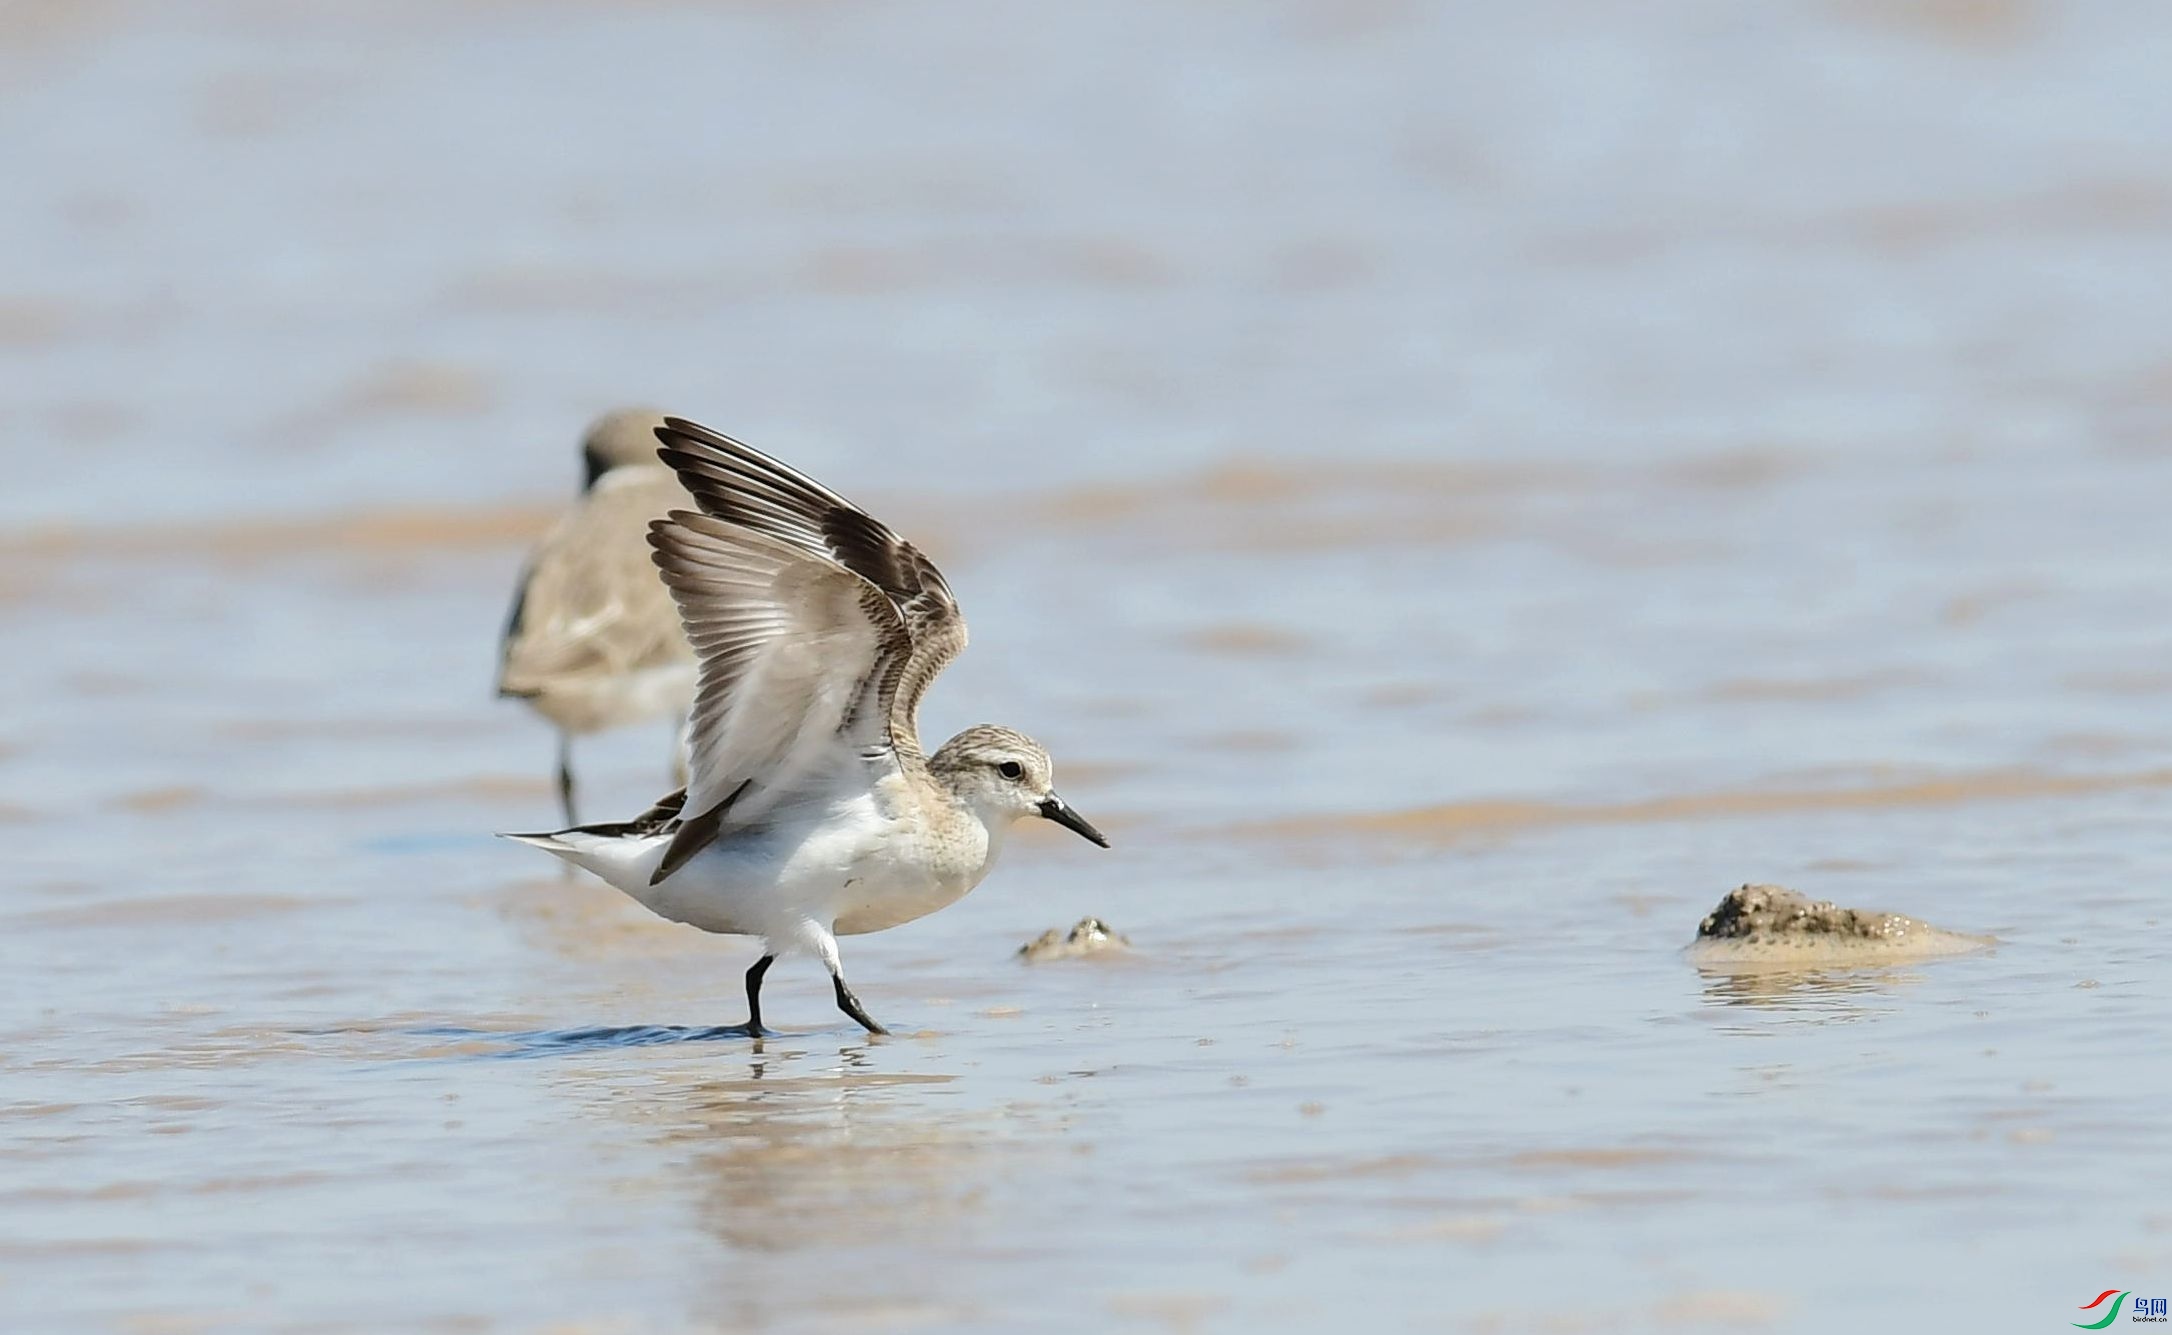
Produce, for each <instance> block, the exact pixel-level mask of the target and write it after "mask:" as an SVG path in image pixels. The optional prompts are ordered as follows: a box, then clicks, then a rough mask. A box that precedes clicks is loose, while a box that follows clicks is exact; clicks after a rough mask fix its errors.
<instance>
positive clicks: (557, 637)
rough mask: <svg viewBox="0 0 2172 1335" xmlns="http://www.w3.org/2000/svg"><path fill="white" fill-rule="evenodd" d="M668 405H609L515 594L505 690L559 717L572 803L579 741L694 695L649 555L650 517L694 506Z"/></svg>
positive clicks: (690, 669)
mask: <svg viewBox="0 0 2172 1335" xmlns="http://www.w3.org/2000/svg"><path fill="white" fill-rule="evenodd" d="M663 420H664V419H663V415H662V414H661V413H657V412H653V411H650V410H648V409H645V408H622V409H620V410H618V411H616V412H611V413H606V414H605V415H604V416H602V417H600V418H598V419H596V421H595V422H594V423H593V424H592V425H590V427H589V428H588V434H587V436H586V437H585V438H583V440H582V442H581V458H582V461H583V463H584V464H585V466H586V481H585V482H584V484H583V486H582V491H581V498H580V500H579V501H578V502H577V503H576V504H575V505H574V506H573V508H572V509H570V510H568V511H566V513H565V514H564V515H563V516H561V517H560V518H559V520H558V522H557V523H556V524H555V525H553V526H552V527H551V530H550V532H549V533H547V534H545V535H544V537H543V540H542V542H540V543H539V544H537V546H536V549H535V551H534V553H533V554H532V555H531V556H530V557H529V559H528V566H527V569H526V570H525V571H523V572H522V574H521V577H520V587H519V589H518V590H516V591H515V592H514V594H513V611H512V615H511V616H510V617H509V618H508V619H507V621H506V625H505V638H504V641H503V643H502V645H501V646H500V655H499V660H498V694H499V695H503V696H516V697H518V698H520V699H522V700H526V701H527V702H528V703H529V704H530V705H533V706H534V707H535V710H536V712H537V713H539V714H541V715H543V717H545V718H547V719H549V720H550V721H551V722H552V723H554V724H556V725H557V727H558V797H559V801H560V802H561V803H562V804H563V805H564V807H565V815H566V823H567V824H568V825H571V824H573V823H574V822H575V821H577V820H579V819H580V817H579V816H577V815H576V814H575V810H574V802H573V739H574V738H575V737H577V736H579V735H581V734H583V733H591V732H600V731H602V730H604V729H606V728H616V727H619V726H621V725H624V724H629V723H639V722H642V721H643V720H646V719H652V718H656V717H659V716H661V715H665V714H669V715H673V716H675V717H678V718H682V719H683V718H684V717H685V716H686V711H687V708H688V706H689V705H690V704H692V702H693V699H694V681H695V675H696V667H695V662H694V651H693V648H692V647H691V646H690V645H688V644H687V642H686V635H685V633H684V632H683V631H682V630H681V629H680V626H679V613H678V609H677V608H676V607H674V606H673V605H672V602H671V593H670V591H669V590H667V589H666V588H665V587H664V583H663V581H662V580H660V579H658V578H657V576H656V566H655V564H654V563H653V562H652V561H651V560H650V556H649V543H648V526H649V521H651V520H653V519H657V518H660V517H661V516H663V515H666V514H669V513H670V512H671V511H672V510H673V509H675V508H681V507H684V506H685V505H687V504H688V500H689V498H688V496H687V494H686V489H685V488H684V487H681V486H680V485H679V480H678V478H677V477H676V476H674V475H673V473H672V471H671V470H670V469H669V468H666V467H665V466H664V464H663V462H662V461H661V460H659V459H658V458H657V441H656V428H657V426H659V425H660V424H661V423H662V422H663Z"/></svg>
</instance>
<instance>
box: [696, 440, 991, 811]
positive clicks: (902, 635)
mask: <svg viewBox="0 0 2172 1335" xmlns="http://www.w3.org/2000/svg"><path fill="white" fill-rule="evenodd" d="M656 436H657V439H658V440H659V441H661V442H662V443H663V446H664V448H663V450H662V451H661V452H660V456H661V458H662V459H663V461H664V462H665V463H666V464H667V465H669V466H670V467H671V468H672V469H674V470H675V471H676V472H677V473H678V475H679V481H680V483H681V484H682V485H684V486H685V488H686V489H687V491H688V492H689V493H690V494H692V496H693V497H694V502H695V504H697V505H699V506H700V507H701V510H702V514H703V515H704V516H705V517H707V518H708V519H709V520H711V521H714V522H715V523H716V524H717V525H719V526H720V527H719V528H717V529H714V530H703V531H704V532H708V533H710V534H711V535H712V536H713V538H714V540H715V542H716V543H717V544H718V545H719V546H724V545H728V543H729V539H728V538H727V537H725V536H724V535H725V534H726V533H730V534H737V535H743V537H744V538H745V539H746V540H747V541H748V542H749V543H755V542H766V543H767V544H769V545H771V546H772V547H781V548H784V549H787V550H790V551H793V552H796V553H799V554H800V555H801V556H802V557H804V558H805V559H806V560H807V561H809V562H811V563H813V565H814V566H815V567H818V568H820V569H822V570H826V571H830V572H835V573H836V574H840V575H843V576H846V577H848V578H849V579H850V580H851V581H852V582H853V588H854V597H853V598H852V600H851V607H852V609H853V610H854V611H855V612H856V614H857V620H858V622H859V623H861V624H863V625H865V626H866V627H868V628H869V629H870V630H871V631H872V643H873V644H874V646H875V661H874V662H873V663H871V664H869V665H868V666H867V675H866V676H864V677H863V678H861V679H859V680H857V681H855V682H854V683H853V687H852V689H850V690H843V691H839V692H837V693H836V696H835V698H833V699H831V700H828V701H826V702H825V705H824V708H825V711H826V710H827V708H828V705H829V704H831V703H835V699H844V700H845V701H846V713H845V714H844V715H843V716H842V718H841V720H840V723H839V726H846V725H860V724H863V723H868V722H872V723H873V724H874V725H875V727H876V729H877V732H876V736H877V737H878V738H879V739H880V740H881V741H882V742H883V743H885V744H887V745H888V746H889V747H890V748H891V749H892V750H894V751H895V752H896V753H897V754H898V756H899V757H900V759H901V761H903V762H904V763H906V764H918V763H922V761H923V759H924V758H923V756H922V752H921V749H920V737H919V728H918V723H917V716H918V712H919V708H920V701H921V698H922V696H924V695H925V694H926V692H927V688H928V686H929V684H930V683H931V682H933V681H934V680H935V677H936V674H938V673H940V672H941V671H942V670H943V668H944V667H945V666H946V665H947V664H948V663H949V662H950V661H951V660H952V659H953V658H956V657H957V656H958V654H959V652H960V651H962V650H963V649H964V648H965V643H966V629H965V617H964V615H963V614H962V613H961V612H960V611H959V610H958V601H957V598H956V596H955V595H954V594H952V593H951V590H950V585H949V582H948V581H946V580H945V579H944V578H943V575H942V572H941V571H940V570H937V569H936V567H935V563H934V562H932V561H930V560H929V559H928V558H927V557H926V556H925V555H924V554H922V553H921V551H920V550H919V549H918V548H916V547H914V546H913V545H912V544H911V543H909V542H907V541H905V540H904V539H903V538H901V537H899V536H898V535H897V534H896V533H895V532H894V531H892V530H891V529H890V528H889V526H887V525H885V524H884V523H883V522H882V521H880V520H878V519H876V518H875V517H874V516H873V515H870V514H868V513H867V512H866V511H865V510H862V509H860V508H859V507H858V506H856V505H854V504H853V503H852V502H850V501H848V500H846V499H845V498H844V497H842V496H840V495H838V494H837V493H836V492H834V491H831V490H830V489H829V488H828V487H825V486H823V485H822V484H821V483H819V482H817V481H815V480H814V479H813V478H810V477H808V476H807V475H806V474H804V473H802V472H800V471H799V470H797V469H795V468H792V467H791V466H789V465H787V464H784V463H781V462H779V461H778V460H776V459H772V458H770V457H769V456H768V455H766V454H763V453H762V452H761V451H759V450H757V449H754V448H753V447H752V446H749V445H745V444H742V443H741V442H739V441H736V440H733V439H732V438H731V437H729V436H726V435H723V434H721V433H719V432H716V431H712V430H710V429H709V428H708V427H705V426H702V425H700V424H699V423H695V422H690V421H687V420H686V419H684V418H679V417H667V418H665V419H664V425H662V426H660V427H658V428H657V429H656ZM672 522H673V523H674V524H677V523H678V522H679V521H678V519H677V518H674V520H673V521H672ZM682 527H685V528H688V529H689V530H691V529H692V528H693V526H691V525H683V526H682ZM668 581H669V575H668V572H667V582H668ZM810 587H811V586H810ZM674 593H675V594H676V593H677V589H676V587H674ZM680 609H681V613H682V615H683V616H686V620H687V629H688V633H689V635H693V634H694V633H695V631H696V626H695V621H694V618H693V617H692V616H691V615H690V614H688V609H687V603H686V599H685V597H684V596H683V595H682V596H681V597H680ZM825 615H826V616H829V617H832V618H836V619H838V620H841V621H848V620H852V619H853V617H852V616H851V615H848V613H847V611H846V609H845V604H844V603H842V602H839V603H836V604H832V605H830V606H829V607H827V608H826V609H825ZM780 638H788V637H783V636H782V633H781V632H780ZM696 648H697V650H698V651H699V652H701V653H702V655H703V658H704V660H705V664H706V661H707V659H708V657H709V655H710V654H711V653H712V652H714V653H717V654H734V653H739V652H742V642H741V641H738V640H731V639H729V637H725V638H718V639H713V640H712V641H711V642H710V647H708V648H704V647H703V645H702V642H701V641H700V640H696ZM764 652H765V653H766V652H770V651H767V650H765V651H764ZM734 661H736V660H734ZM853 666H854V667H857V666H858V663H857V661H855V662H854V663H853ZM707 679H708V673H707V669H706V666H705V669H704V682H705V683H706V681H707ZM708 694H709V693H708V691H707V690H706V687H705V689H704V691H703V699H706V698H707V696H708ZM863 694H865V695H868V696H870V697H871V699H870V700H868V701H867V702H866V703H867V704H868V705H869V706H870V707H871V708H872V710H873V712H874V713H875V715H876V717H875V718H874V719H873V720H865V719H862V718H861V717H860V716H859V714H858V712H857V711H858V709H859V707H860V705H861V703H862V701H861V697H862V695H863ZM713 708H715V709H716V710H718V711H719V712H720V713H728V712H733V707H732V706H731V705H730V703H729V702H726V701H722V700H719V701H717V702H715V704H714V705H713ZM701 710H702V703H701V702H699V701H697V704H696V713H697V716H698V715H699V714H700V712H701ZM827 717H828V716H827V713H826V712H825V713H824V715H823V718H824V719H826V718H827ZM815 722H816V720H815V719H813V718H810V719H808V720H807V724H808V726H809V727H812V726H813V725H814V724H815ZM696 726H697V731H698V729H699V723H698V721H697V725H696ZM780 726H781V725H780ZM698 765H699V762H698V760H697V768H696V771H695V772H696V774H697V775H699V774H700V772H701V771H700V769H699V767H698ZM697 783H699V779H697ZM705 791H706V789H705ZM715 791H716V792H718V793H723V792H730V791H731V787H730V784H729V782H726V781H725V780H724V779H723V778H722V777H720V778H719V779H718V781H717V784H716V785H715ZM693 806H694V804H693V802H692V801H691V799H690V801H689V807H690V809H692V808H693Z"/></svg>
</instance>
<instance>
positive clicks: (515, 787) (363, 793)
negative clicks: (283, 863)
mask: <svg viewBox="0 0 2172 1335" xmlns="http://www.w3.org/2000/svg"><path fill="white" fill-rule="evenodd" d="M550 788H551V785H550V784H549V783H548V782H546V781H545V780H543V779H534V778H513V777H510V776H507V775H503V774H479V775H476V776H474V777H472V778H467V779H453V780H449V781H446V782H443V783H415V784H402V785H397V786H388V787H383V788H331V789H320V790H318V791H315V792H298V793H275V794H271V795H268V796H264V797H258V798H254V799H252V800H254V801H257V802H261V803H265V804H269V805H278V806H293V807H396V806H411V805H414V804H416V803H423V802H427V803H437V802H446V801H451V800H458V799H470V800H478V801H484V802H514V801H527V800H531V799H533V798H535V797H536V796H537V795H539V794H542V793H545V792H548V791H549V790H550Z"/></svg>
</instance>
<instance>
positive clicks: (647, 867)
mask: <svg viewBox="0 0 2172 1335" xmlns="http://www.w3.org/2000/svg"><path fill="white" fill-rule="evenodd" d="M625 829H626V827H624V826H615V827H614V826H575V827H574V828H572V829H570V830H555V831H552V832H551V833H549V834H501V835H499V836H498V837H499V838H500V839H511V840H512V841H513V842H515V843H519V844H527V845H528V846H529V847H531V848H540V849H542V850H543V851H544V852H546V853H548V854H550V855H551V856H552V857H555V858H559V859H561V860H563V861H566V862H570V863H572V864H573V865H574V866H576V867H579V868H580V869H581V870H582V871H585V872H591V873H593V874H595V875H597V876H600V877H602V878H603V879H604V880H606V881H609V882H610V883H611V884H612V885H615V886H617V887H618V888H619V889H621V890H624V891H626V892H628V893H629V894H631V893H633V891H634V889H635V887H639V888H641V889H644V890H645V889H647V888H648V882H649V876H650V875H651V874H652V873H653V872H654V871H655V870H656V865H657V864H658V863H659V862H661V861H662V860H663V856H664V849H665V848H666V847H667V846H668V845H669V844H670V843H671V836H669V835H650V834H629V833H625V832H624V831H625Z"/></svg>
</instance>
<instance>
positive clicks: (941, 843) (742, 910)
mask: <svg viewBox="0 0 2172 1335" xmlns="http://www.w3.org/2000/svg"><path fill="white" fill-rule="evenodd" d="M903 783H904V780H903V779H902V777H898V778H891V777H885V778H883V779H881V780H879V781H878V782H877V783H875V784H874V785H873V786H872V787H866V786H863V787H861V788H860V789H859V790H858V791H857V792H851V793H844V794H838V795H835V796H833V797H832V798H830V799H829V800H827V801H821V802H806V801H803V802H799V803H795V804H793V805H791V806H789V807H784V808H779V809H778V810H776V811H774V812H773V813H772V815H771V818H770V819H769V820H768V821H766V822H765V823H764V824H763V825H761V826H759V827H756V828H754V829H748V830H740V831H729V832H727V833H726V834H725V835H724V836H723V837H721V838H720V839H718V840H717V842H716V843H714V844H711V845H710V846H709V847H708V848H706V849H704V850H703V851H702V852H701V853H700V854H698V855H696V856H695V857H694V858H693V859H691V860H690V861H688V863H687V864H686V866H684V867H683V868H681V869H680V870H679V871H678V872H677V873H676V874H675V875H673V876H672V877H670V878H669V879H668V880H666V881H665V882H664V883H663V884H662V885H658V886H641V887H638V888H636V887H631V886H624V885H622V886H621V888H624V889H627V890H628V891H629V893H632V894H634V896H635V897H636V898H637V899H639V900H641V902H642V903H644V904H646V905H647V906H648V907H649V908H650V909H651V910H653V911H654V912H656V913H659V914H661V915H663V916H664V917H667V918H671V919H674V920H676V921H679V922H684V923H689V924H691V925H693V926H695V927H699V928H701V929H703V930H704V931H710V932H724V933H731V934H736V935H748V936H766V937H773V938H779V939H785V938H790V937H793V936H795V935H796V934H797V933H798V932H799V930H800V928H801V926H802V925H803V924H805V923H808V922H814V923H819V924H821V925H823V926H826V927H831V928H832V930H834V931H835V932H836V933H837V934H838V935H840V936H846V935H854V934H859V933H866V932H879V931H883V930H885V929H887V928H891V927H896V926H898V925H900V924H902V923H908V922H911V921H912V920H913V919H915V918H920V917H925V916H926V915H927V914H930V913H933V912H935V911H936V910H937V909H940V908H944V907H946V906H948V905H950V904H954V903H956V902H957V901H958V900H959V899H961V898H963V897H964V895H965V894H966V892H967V891H969V890H971V889H972V888H973V887H974V886H975V885H977V884H978V883H979V882H980V879H981V878H982V877H983V876H984V875H986V873H987V870H988V866H989V864H990V863H991V862H992V861H993V860H994V856H995V851H996V846H997V841H996V840H995V839H993V838H991V837H990V835H989V833H988V831H987V828H986V827H985V826H983V825H982V823H981V822H980V820H978V819H977V818H975V817H974V816H973V815H972V814H971V813H969V812H966V811H964V810H962V809H956V808H947V807H946V808H945V809H944V810H942V811H941V812H940V813H937V818H935V819H929V818H928V817H929V814H930V813H927V812H925V811H922V810H919V809H917V808H914V807H909V806H907V805H906V802H907V801H909V800H910V798H911V794H909V793H907V792H905V791H904V790H903V789H902V785H903Z"/></svg>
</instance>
